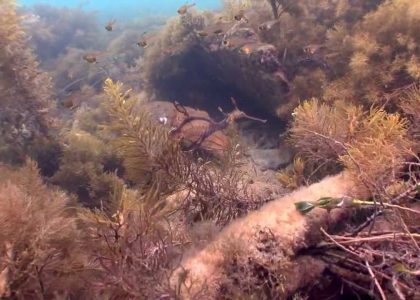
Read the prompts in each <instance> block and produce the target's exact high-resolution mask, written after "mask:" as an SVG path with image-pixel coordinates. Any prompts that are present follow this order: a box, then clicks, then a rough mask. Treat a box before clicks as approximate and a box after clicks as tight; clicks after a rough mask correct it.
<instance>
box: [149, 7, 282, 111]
mask: <svg viewBox="0 0 420 300" xmlns="http://www.w3.org/2000/svg"><path fill="white" fill-rule="evenodd" d="M214 19H215V17H214V16H211V17H209V16H207V15H206V16H203V15H198V16H196V15H189V16H187V17H181V18H179V19H174V20H172V21H170V22H168V24H167V26H166V28H164V29H163V30H162V32H159V34H158V36H156V37H155V39H154V43H153V44H152V45H151V47H150V48H149V49H147V50H146V55H145V60H146V61H147V63H146V68H145V69H146V77H147V80H148V82H149V84H150V87H151V88H152V89H153V91H154V92H155V94H156V95H157V96H158V98H162V99H171V100H177V101H179V102H180V103H182V104H186V105H192V104H194V106H197V107H199V108H201V109H205V110H206V111H209V113H210V114H211V115H212V114H215V112H216V109H217V107H218V106H221V107H223V108H226V106H227V105H228V104H229V101H228V99H229V98H230V97H235V98H237V99H238V101H239V105H240V106H241V107H244V108H247V110H248V111H252V112H255V113H256V114H257V115H258V114H259V115H260V116H264V115H272V116H275V115H276V114H277V113H278V112H279V111H281V112H282V114H283V115H286V114H287V113H289V112H290V110H289V109H285V108H282V107H284V106H289V105H288V103H287V102H288V101H289V100H288V98H287V95H288V93H289V91H290V83H289V81H288V76H287V71H286V70H285V68H284V67H283V66H282V63H281V62H280V61H279V59H278V57H279V53H278V51H277V49H276V48H275V47H274V46H273V45H270V44H267V43H264V42H262V41H261V40H260V37H259V35H258V33H257V32H256V30H255V29H253V28H252V27H251V26H249V24H248V23H247V22H245V21H241V20H240V21H237V20H233V21H231V20H228V21H224V20H219V21H217V20H216V21H215V20H214ZM216 19H217V18H216ZM191 24H192V25H191ZM279 108H280V109H279Z"/></svg>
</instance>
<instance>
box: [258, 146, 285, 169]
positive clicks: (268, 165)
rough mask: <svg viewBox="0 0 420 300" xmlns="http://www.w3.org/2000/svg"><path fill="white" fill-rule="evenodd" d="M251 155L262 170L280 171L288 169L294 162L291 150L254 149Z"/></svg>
mask: <svg viewBox="0 0 420 300" xmlns="http://www.w3.org/2000/svg"><path fill="white" fill-rule="evenodd" d="M250 155H251V157H252V159H253V160H254V162H255V164H256V165H257V166H258V167H259V168H260V169H261V170H278V169H281V168H284V167H286V166H287V165H288V164H290V163H291V162H292V160H293V152H292V150H291V149H290V148H287V147H286V148H276V149H252V150H250Z"/></svg>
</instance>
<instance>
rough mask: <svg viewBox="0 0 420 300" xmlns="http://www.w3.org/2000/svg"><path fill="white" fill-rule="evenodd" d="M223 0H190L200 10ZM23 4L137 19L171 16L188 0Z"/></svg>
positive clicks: (37, 0) (40, 0) (30, 0)
mask: <svg viewBox="0 0 420 300" xmlns="http://www.w3.org/2000/svg"><path fill="white" fill-rule="evenodd" d="M221 2H222V1H221V0H196V1H192V0H190V1H189V3H196V7H197V8H198V9H200V10H213V9H218V8H220V7H221ZM18 3H19V4H20V5H22V6H26V5H28V6H30V5H34V4H49V5H51V6H57V7H69V8H78V7H82V8H83V9H84V10H85V11H90V12H95V13H96V15H97V16H98V17H99V18H100V19H114V18H115V19H125V20H127V19H135V18H139V17H142V16H148V17H150V16H153V15H156V16H160V17H162V16H171V15H175V14H176V10H177V9H178V8H179V7H180V6H181V5H183V4H185V3H186V0H161V1H156V0H48V1H46V0H18Z"/></svg>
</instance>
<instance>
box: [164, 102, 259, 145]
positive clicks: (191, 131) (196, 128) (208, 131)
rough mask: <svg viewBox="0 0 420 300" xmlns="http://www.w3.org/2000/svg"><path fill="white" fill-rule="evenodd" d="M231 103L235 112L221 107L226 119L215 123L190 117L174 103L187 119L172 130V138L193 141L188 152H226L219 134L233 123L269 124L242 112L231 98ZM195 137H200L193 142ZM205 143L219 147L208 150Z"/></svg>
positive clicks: (201, 118)
mask: <svg viewBox="0 0 420 300" xmlns="http://www.w3.org/2000/svg"><path fill="white" fill-rule="evenodd" d="M231 101H232V104H233V106H234V110H233V111H231V112H230V113H225V112H223V110H222V109H221V108H220V107H219V108H218V109H219V111H220V112H221V113H222V114H223V115H224V116H225V118H224V119H223V120H221V121H219V122H215V121H214V120H212V119H211V118H206V117H201V116H190V114H189V113H188V111H187V109H186V108H185V107H184V106H182V105H181V104H179V103H178V102H174V106H175V109H176V110H177V111H178V112H180V113H181V114H183V115H184V116H185V119H184V120H183V121H182V122H181V123H180V124H179V125H178V126H176V127H174V128H172V129H171V130H170V132H169V134H170V136H172V137H175V138H178V139H185V140H189V141H191V144H190V145H189V146H187V147H185V148H184V149H185V150H186V151H194V150H197V149H199V148H204V149H205V150H210V151H213V152H215V151H216V150H217V151H220V150H224V149H226V146H227V145H226V143H225V142H224V141H223V140H221V141H217V139H220V137H221V135H218V134H217V133H220V132H221V131H222V130H224V129H226V128H227V127H228V126H229V125H230V124H232V123H233V122H235V121H237V120H239V119H250V120H254V121H258V122H262V123H266V122H267V120H263V119H259V118H255V117H252V116H249V115H247V114H246V113H245V112H243V111H241V110H240V109H239V108H238V106H237V104H236V100H235V99H234V98H231ZM187 125H189V126H187ZM193 137H198V139H196V140H195V141H193ZM213 140H214V141H213ZM204 142H206V143H207V142H212V143H211V144H213V145H215V146H216V145H217V147H216V148H210V149H206V148H209V147H203V143H204ZM207 144H209V143H207Z"/></svg>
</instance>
